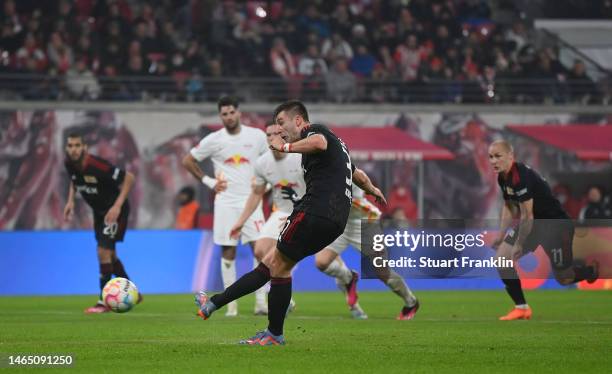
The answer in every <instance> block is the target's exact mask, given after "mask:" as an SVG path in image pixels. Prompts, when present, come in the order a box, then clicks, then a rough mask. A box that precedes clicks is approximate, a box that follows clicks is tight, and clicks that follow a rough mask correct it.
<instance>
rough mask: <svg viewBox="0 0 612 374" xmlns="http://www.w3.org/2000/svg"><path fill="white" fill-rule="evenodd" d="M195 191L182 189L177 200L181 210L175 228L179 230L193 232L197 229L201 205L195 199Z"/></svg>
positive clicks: (187, 188)
mask: <svg viewBox="0 0 612 374" xmlns="http://www.w3.org/2000/svg"><path fill="white" fill-rule="evenodd" d="M194 197H195V190H194V189H193V187H190V186H186V187H183V188H181V190H180V191H179V193H178V196H177V200H178V204H179V210H178V212H177V214H176V223H175V228H176V229H178V230H192V229H195V228H197V225H198V213H199V211H200V204H198V202H197V201H196V200H195V199H194Z"/></svg>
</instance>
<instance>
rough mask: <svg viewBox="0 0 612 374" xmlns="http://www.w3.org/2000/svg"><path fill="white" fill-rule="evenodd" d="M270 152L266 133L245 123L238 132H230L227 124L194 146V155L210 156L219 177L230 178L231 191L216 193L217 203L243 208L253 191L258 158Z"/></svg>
mask: <svg viewBox="0 0 612 374" xmlns="http://www.w3.org/2000/svg"><path fill="white" fill-rule="evenodd" d="M267 151H268V143H267V142H266V134H265V133H264V132H263V131H261V130H259V129H256V128H253V127H248V126H245V125H241V129H240V132H239V133H238V134H236V135H231V134H229V133H228V132H227V130H226V129H225V127H224V128H222V129H220V130H217V131H215V132H213V133H211V134H208V135H207V136H205V137H204V138H203V139H202V140H201V141H200V143H199V144H198V145H197V146H195V147H194V148H192V149H191V155H192V156H193V157H194V158H195V159H196V160H198V161H202V160H204V159H205V158H207V157H210V158H211V160H212V162H213V166H214V168H215V176H217V175H219V174H220V173H223V177H224V178H225V179H226V180H227V190H225V191H223V192H221V193H218V194H217V195H216V196H215V205H217V204H219V205H223V206H227V207H236V208H243V207H244V204H245V203H246V200H247V198H248V197H249V194H250V193H251V183H252V181H253V176H254V169H255V161H256V160H257V158H259V156H260V155H262V154H263V153H265V152H267Z"/></svg>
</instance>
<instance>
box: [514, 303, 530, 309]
mask: <svg viewBox="0 0 612 374" xmlns="http://www.w3.org/2000/svg"><path fill="white" fill-rule="evenodd" d="M514 307H515V308H516V309H529V305H527V304H517V305H515V306H514Z"/></svg>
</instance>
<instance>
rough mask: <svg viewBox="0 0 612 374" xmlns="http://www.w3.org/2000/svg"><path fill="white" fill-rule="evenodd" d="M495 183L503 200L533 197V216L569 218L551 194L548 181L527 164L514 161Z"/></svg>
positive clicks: (517, 201)
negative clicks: (500, 191)
mask: <svg viewBox="0 0 612 374" xmlns="http://www.w3.org/2000/svg"><path fill="white" fill-rule="evenodd" d="M497 183H498V184H499V187H500V188H501V190H502V193H503V195H504V200H507V201H513V202H516V203H522V202H525V201H528V200H531V199H533V218H535V219H546V218H552V219H555V218H569V216H568V215H567V213H566V212H565V211H564V210H563V208H562V207H561V203H560V202H559V200H557V198H555V197H554V196H553V194H552V191H551V189H550V186H549V185H548V182H546V180H545V179H544V178H542V176H540V174H538V173H537V172H536V171H535V170H533V169H532V168H530V167H529V166H527V165H525V164H523V163H520V162H515V163H514V164H512V167H511V168H510V171H509V172H508V173H507V174H506V175H502V173H500V174H499V176H498V177H497Z"/></svg>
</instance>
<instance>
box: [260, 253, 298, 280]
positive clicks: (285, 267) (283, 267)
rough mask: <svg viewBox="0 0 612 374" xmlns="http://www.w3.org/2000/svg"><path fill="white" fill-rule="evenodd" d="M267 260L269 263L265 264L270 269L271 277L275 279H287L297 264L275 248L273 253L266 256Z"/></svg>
mask: <svg viewBox="0 0 612 374" xmlns="http://www.w3.org/2000/svg"><path fill="white" fill-rule="evenodd" d="M266 259H267V260H268V263H266V262H265V261H264V263H265V264H266V266H268V268H270V276H272V277H274V278H287V277H290V276H291V269H292V268H293V266H294V265H295V264H294V263H293V261H291V260H290V259H288V258H286V257H285V256H284V255H283V254H282V253H280V252H279V250H278V249H276V248H274V249H273V250H272V251H271V253H270V254H269V255H267V256H266Z"/></svg>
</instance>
